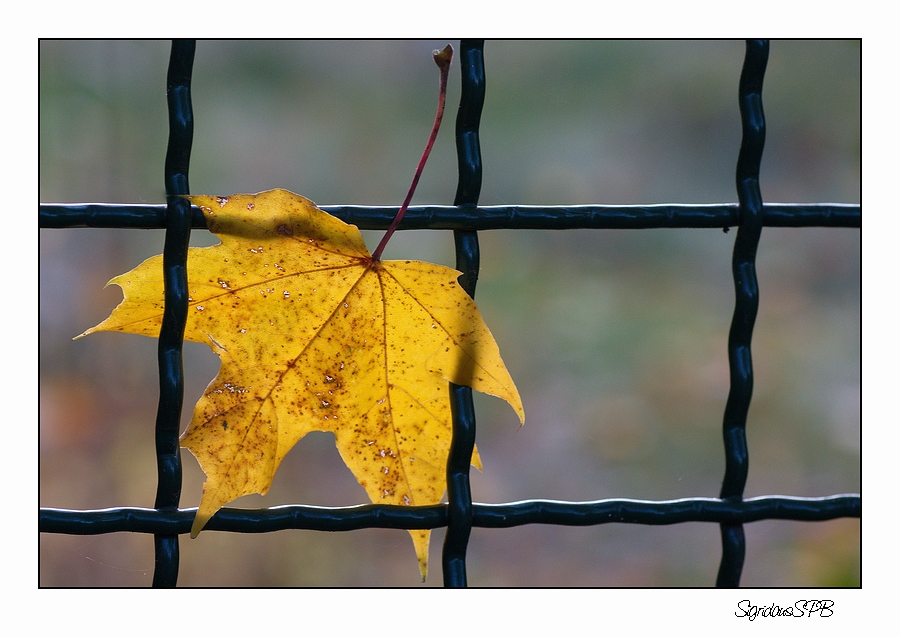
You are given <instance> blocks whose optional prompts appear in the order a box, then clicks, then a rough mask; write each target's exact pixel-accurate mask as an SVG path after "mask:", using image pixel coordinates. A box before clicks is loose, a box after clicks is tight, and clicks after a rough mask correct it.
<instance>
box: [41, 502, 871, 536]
mask: <svg viewBox="0 0 900 637" xmlns="http://www.w3.org/2000/svg"><path fill="white" fill-rule="evenodd" d="M472 510H473V518H472V526H475V527H481V528H508V527H513V526H521V525H525V524H557V525H563V526H592V525H597V524H608V523H611V522H619V523H630V524H646V525H667V524H679V523H682V522H718V523H723V522H724V523H732V524H738V523H740V524H743V523H748V522H756V521H759V520H797V521H806V522H815V521H823V520H832V519H836V518H847V517H850V518H858V517H860V514H861V510H862V505H861V499H860V496H859V495H858V494H840V495H832V496H827V497H821V498H801V497H789V496H764V497H759V498H751V499H748V500H743V501H733V502H732V501H726V500H720V499H718V498H686V499H682V500H668V501H646V500H626V499H615V500H598V501H596V502H562V501H556V500H526V501H522V502H512V503H507V504H477V503H476V504H473V505H472ZM196 512H197V509H179V510H177V511H159V510H156V509H141V508H115V509H101V510H93V511H74V510H67V509H48V508H44V509H41V510H40V516H39V521H38V529H39V531H40V532H41V533H66V534H70V535H99V534H103V533H117V532H132V533H166V534H186V533H190V530H191V523H192V521H193V519H194V514H195V513H196ZM446 525H447V505H446V504H441V505H435V506H427V507H402V506H389V505H375V504H366V505H360V506H354V507H314V506H305V505H288V506H278V507H272V508H270V509H231V508H223V509H221V510H220V511H219V512H218V513H216V515H215V516H214V517H213V518H212V519H211V520H210V521H209V522H208V523H207V525H206V527H205V530H209V531H232V532H238V533H266V532H270V531H282V530H286V529H307V530H316V531H353V530H358V529H366V528H381V529H434V528H438V527H442V526H446Z"/></svg>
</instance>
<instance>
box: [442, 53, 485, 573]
mask: <svg viewBox="0 0 900 637" xmlns="http://www.w3.org/2000/svg"><path fill="white" fill-rule="evenodd" d="M459 48H460V51H459V62H460V68H461V69H462V95H461V97H460V100H459V112H458V113H457V115H456V153H457V160H458V164H459V184H458V186H457V189H456V198H455V199H454V202H453V205H455V206H475V205H477V204H478V196H479V194H480V193H481V147H480V145H479V142H478V127H479V124H480V123H481V109H482V106H483V105H484V40H462V41H461V42H460V47H459ZM453 239H454V242H455V244H456V269H457V270H460V271H461V272H462V276H460V277H459V283H460V285H461V286H462V288H463V289H464V290H465V291H466V292H468V294H469V296H471V297H474V296H475V284H476V283H477V281H478V268H479V251H478V235H477V233H475V232H474V231H468V230H455V231H454V232H453ZM450 410H451V413H452V415H453V440H452V442H451V443H450V455H449V458H448V460H447V499H448V501H449V505H448V507H449V510H448V522H447V536H446V538H445V539H444V551H443V562H442V564H443V570H444V586H449V587H462V586H465V585H466V549H467V548H468V544H469V535H470V533H471V532H472V490H471V486H470V484H469V467H470V465H471V463H472V452H473V450H474V448H475V407H474V404H473V402H472V390H471V388H469V387H460V386H459V385H454V384H452V383H451V385H450Z"/></svg>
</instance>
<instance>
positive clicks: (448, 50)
mask: <svg viewBox="0 0 900 637" xmlns="http://www.w3.org/2000/svg"><path fill="white" fill-rule="evenodd" d="M432 56H433V57H434V63H435V64H437V65H438V68H439V69H440V71H441V86H440V93H438V107H437V115H435V117H434V124H433V125H432V127H431V136H430V137H429V138H428V143H427V144H426V145H425V151H424V152H423V153H422V158H421V159H420V160H419V165H418V166H417V167H416V174H415V175H413V180H412V183H411V184H410V186H409V191H408V192H407V193H406V199H405V200H404V201H403V205H402V206H400V210H398V211H397V216H396V217H394V220H393V221H392V222H391V225H390V226H388V229H387V231H386V232H385V233H384V236H383V237H382V238H381V243H379V244H378V247H377V248H375V251H374V252H373V253H372V262H373V263H377V262H378V261H380V260H381V253H382V252H384V247H385V246H386V245H387V242H388V239H390V238H391V235H392V234H394V230H396V229H397V226H399V225H400V220H401V219H403V215H404V214H406V209H407V208H408V207H409V202H410V201H412V198H413V193H415V192H416V186H417V185H418V184H419V177H421V176H422V171H423V170H424V169H425V162H426V161H428V155H430V154H431V147H432V146H434V140H435V139H437V134H438V131H439V130H440V128H441V119H443V117H444V104H445V103H446V101H447V76H448V75H449V74H450V62H451V61H452V60H453V47H452V46H450V45H449V44H448V45H447V46H445V47H444V50H443V51H434V52H433V53H432Z"/></svg>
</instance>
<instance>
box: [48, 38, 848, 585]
mask: <svg viewBox="0 0 900 637" xmlns="http://www.w3.org/2000/svg"><path fill="white" fill-rule="evenodd" d="M445 44H446V42H445V41H397V42H387V41H363V42H355V41H352V42H351V41H326V42H316V41H300V42H293V41H250V42H242V41H224V42H216V41H200V42H198V45H197V53H196V60H195V66H194V76H193V77H194V79H193V105H194V114H195V118H196V124H195V132H194V146H193V153H192V159H191V172H190V183H191V189H192V192H195V193H203V194H231V193H237V192H258V191H261V190H267V189H270V188H275V187H279V188H286V189H289V190H292V191H294V192H297V193H300V194H302V195H305V196H307V197H309V198H310V199H312V200H313V201H315V202H317V203H318V204H320V205H327V204H381V205H387V204H393V205H399V204H400V203H401V202H402V200H403V197H404V195H405V194H406V190H407V188H408V186H409V182H410V180H411V178H412V174H413V171H414V169H415V166H416V162H417V161H418V158H419V156H420V154H421V152H422V148H423V147H424V145H425V141H426V139H427V136H428V132H429V130H430V126H431V123H432V121H433V118H434V111H435V105H436V98H437V70H436V68H435V66H434V63H433V62H432V61H431V51H432V50H433V49H435V48H441V47H443V46H444V45H445ZM453 45H454V47H456V48H458V46H457V43H456V42H453ZM169 46H170V45H169V42H168V41H99V42H94V41H49V40H44V41H41V43H40V200H41V202H46V203H51V202H68V203H75V202H110V203H163V202H164V201H165V198H164V188H163V161H164V157H165V147H166V138H167V134H168V129H167V119H166V102H165V76H166V65H167V61H168V55H169ZM484 55H485V63H486V72H487V96H486V102H485V107H484V114H483V117H482V125H481V144H482V153H483V160H484V184H483V189H482V194H481V200H480V201H481V203H482V204H483V205H500V204H590V203H601V204H602V203H610V204H614V203H635V204H637V203H667V202H676V203H718V202H733V201H736V195H735V192H734V176H733V175H734V166H735V161H736V158H737V152H738V147H739V144H740V120H739V112H738V105H737V97H736V96H737V84H738V78H739V75H740V70H741V64H742V61H743V55H744V44H743V42H740V41H699V42H692V41H674V42H668V41H649V42H647V41H624V42H617V41H596V42H594V41H524V42H518V41H496V42H495V41H488V42H486V44H485V49H484ZM458 68H459V67H458V64H457V62H454V68H453V70H452V72H451V78H450V88H449V94H448V102H447V104H448V108H447V113H446V116H445V121H444V128H443V130H442V132H441V134H440V136H439V137H438V141H437V143H436V145H435V148H434V151H433V153H432V156H431V159H430V160H429V164H428V166H427V167H426V169H425V173H424V175H423V177H422V180H421V182H420V185H419V189H418V192H417V195H416V197H415V198H414V200H413V203H414V204H425V203H433V204H450V203H452V201H453V196H454V194H455V190H456V160H455V144H454V140H453V123H454V120H455V116H456V104H458V101H459V72H458ZM763 103H764V108H765V112H766V118H767V124H768V135H767V141H766V150H765V153H764V155H763V163H762V173H761V186H762V194H763V199H764V201H768V202H797V203H806V202H842V203H858V202H859V201H860V46H859V43H858V42H855V41H796V42H794V41H774V42H772V44H771V52H770V58H769V66H768V72H767V75H766V80H765V84H764V89H763ZM734 236H735V232H734V231H732V232H731V233H728V234H724V233H723V232H722V231H721V230H627V231H601V230H592V231H586V230H579V231H543V232H538V231H535V232H532V231H516V232H513V231H488V232H483V233H481V234H480V241H481V247H482V257H481V266H482V269H481V278H480V280H479V284H478V292H477V296H476V298H477V300H478V303H479V306H480V308H481V310H482V313H483V314H484V316H485V319H486V321H487V323H488V325H489V326H490V327H491V330H492V332H493V333H494V336H495V338H496V339H497V341H498V343H499V345H500V349H501V352H502V354H503V356H504V359H505V361H506V364H507V366H508V368H509V370H510V372H511V374H512V376H513V378H514V379H515V380H516V383H517V385H518V388H519V391H520V393H521V395H522V398H523V402H524V405H525V412H526V418H527V419H526V424H525V426H524V427H522V429H520V430H518V431H517V424H518V421H517V419H516V417H515V414H514V413H513V412H512V410H511V409H510V408H509V407H508V406H507V405H506V404H505V403H503V402H502V401H500V400H498V399H495V398H491V397H486V396H480V395H479V396H476V408H477V410H478V418H479V420H478V446H479V449H480V451H481V456H482V459H483V461H484V473H478V472H477V471H475V470H474V469H473V474H472V490H473V498H474V500H475V501H476V502H490V503H499V502H510V501H516V500H522V499H531V498H550V499H560V500H596V499H601V498H614V497H627V498H643V499H654V500H660V499H672V498H682V497H695V496H704V497H715V496H717V495H718V491H719V488H720V482H721V477H722V474H723V471H724V459H723V451H722V442H721V433H720V430H721V419H722V412H723V410H724V404H725V399H726V396H727V392H728V361H727V353H726V341H727V333H728V327H729V323H730V320H731V313H732V309H733V303H734V292H733V287H732V280H731V270H730V267H731V266H730V259H731V249H732V246H733V241H734ZM379 237H380V233H379V232H375V233H366V240H367V242H369V245H370V247H372V246H374V243H373V241H374V242H377V240H378V238H379ZM215 242H216V241H215V239H214V237H212V236H211V235H210V234H209V233H208V232H206V231H197V230H195V231H194V232H193V233H192V244H193V245H210V244H212V243H215ZM162 245H163V233H162V231H156V230H88V229H68V230H41V231H40V506H42V507H60V508H74V509H90V508H107V507H114V506H139V507H152V506H153V500H154V496H155V489H156V464H155V456H154V443H153V428H154V421H155V416H156V403H157V396H158V380H157V371H156V369H157V368H156V341H155V340H154V339H148V338H143V337H139V336H131V335H121V334H109V333H106V334H97V335H92V336H91V337H90V338H86V339H81V340H78V341H72V337H74V336H75V335H77V334H79V333H81V332H82V331H84V330H85V329H86V328H88V327H91V326H93V325H95V324H96V323H98V322H100V321H101V320H103V319H104V318H106V316H108V314H109V312H110V311H111V310H112V309H113V308H114V307H115V306H116V305H117V304H118V303H119V301H120V300H121V292H120V291H119V289H118V288H117V287H112V288H107V289H104V285H105V284H106V282H107V281H108V280H109V279H111V278H112V277H113V276H115V275H117V274H119V273H121V272H124V271H126V270H128V269H131V268H132V267H134V266H136V265H137V264H138V263H140V262H141V261H142V260H143V259H145V258H146V257H149V256H151V255H153V254H158V253H160V252H161V251H162ZM385 257H386V258H401V257H402V258H416V259H423V260H428V261H433V262H437V263H443V264H446V265H450V266H453V264H454V257H453V238H452V233H450V232H449V231H446V232H445V231H406V232H401V233H398V234H397V235H395V237H394V238H393V239H392V241H391V244H390V246H389V247H388V249H387V252H386V254H385ZM758 272H759V279H760V289H761V292H760V298H761V301H760V310H759V317H758V319H757V324H756V329H755V333H754V340H753V356H754V366H755V372H756V378H755V391H754V398H753V403H752V405H751V409H750V414H749V419H748V439H749V445H750V458H751V462H750V474H749V479H748V482H747V488H746V496H747V497H755V496H760V495H773V494H782V495H795V496H821V495H830V494H835V493H846V492H858V491H859V490H860V231H859V230H848V229H816V228H809V229H774V228H765V229H764V230H763V234H762V242H761V244H760V248H759V255H758ZM185 361H186V375H187V387H186V397H185V410H184V415H183V425H184V426H186V424H187V421H188V420H189V417H190V414H191V411H192V407H193V404H194V402H195V401H196V400H197V399H198V398H199V397H200V395H201V393H202V391H203V389H204V388H205V387H206V384H207V383H208V382H209V381H210V380H211V379H212V378H213V377H214V376H215V374H216V371H217V369H218V359H217V358H216V356H215V355H214V354H213V353H212V352H211V351H210V350H209V348H208V347H206V346H204V345H199V344H194V343H187V344H186V345H185ZM183 462H184V490H183V493H182V500H181V505H182V506H184V507H191V506H196V505H197V503H198V502H199V498H200V489H201V485H202V482H203V474H202V472H201V471H200V469H199V466H198V465H197V463H196V461H195V460H194V458H193V457H192V456H191V455H190V453H188V452H184V454H183ZM365 502H367V499H366V496H365V493H364V492H363V490H362V488H361V487H360V486H359V485H358V484H356V482H355V480H354V478H353V476H352V475H351V474H350V472H349V470H347V469H346V467H345V466H344V465H343V463H342V462H341V460H340V457H339V456H338V453H337V450H336V449H335V447H334V441H333V437H332V436H331V435H330V434H324V433H316V434H311V435H309V436H307V437H306V438H304V439H303V440H302V441H300V443H299V444H298V445H297V446H296V447H295V448H294V450H293V451H292V452H291V453H290V454H289V455H288V457H287V458H286V460H285V461H284V463H283V464H282V466H281V468H280V470H279V473H278V475H277V476H276V478H275V482H274V484H273V486H272V489H271V491H270V492H269V494H268V495H266V496H265V497H261V496H248V497H245V498H242V499H240V500H238V501H236V502H235V503H233V504H232V505H231V506H239V507H248V508H258V507H268V506H275V505H280V504H295V503H302V504H313V505H322V506H343V505H353V504H361V503H365ZM745 529H746V533H747V558H746V564H745V569H744V575H743V578H742V584H743V585H746V586H852V585H859V583H860V522H859V520H837V521H831V522H823V523H802V522H789V521H767V522H756V523H753V524H749V525H747V526H746V527H745ZM442 542H443V531H442V530H436V531H435V532H434V533H433V535H432V545H431V562H430V573H429V577H428V580H427V582H426V583H425V584H421V583H420V582H419V577H418V569H417V566H416V561H415V556H414V553H413V550H412V543H411V541H410V539H409V536H408V535H407V533H406V532H405V531H393V530H378V529H371V530H362V531H353V532H347V533H324V532H315V531H282V532H277V533H269V534H259V535H253V534H228V533H218V532H205V533H202V534H201V535H200V536H199V537H198V538H197V539H195V540H190V539H189V538H187V537H183V538H182V540H181V572H180V576H179V580H178V583H179V585H184V586H385V585H387V586H439V585H440V584H441V581H442V576H441V560H440V550H441V545H442ZM720 553H721V548H720V539H719V530H718V527H717V526H716V525H714V524H700V523H696V524H682V525H675V526H669V527H645V526H638V525H615V524H608V525H601V526H596V527H590V528H580V527H579V528H575V527H556V526H548V525H531V526H527V527H520V528H514V529H496V530H492V529H477V528H476V529H474V530H473V532H472V537H471V543H470V547H469V552H468V556H469V558H468V578H469V583H470V585H473V586H710V585H712V584H713V583H714V582H715V577H716V571H717V568H718V561H719V557H720ZM152 574H153V541H152V538H151V537H149V536H145V535H142V534H112V535H107V536H64V535H54V534H42V535H41V537H40V584H41V585H42V586H146V585H149V584H150V582H151V580H152Z"/></svg>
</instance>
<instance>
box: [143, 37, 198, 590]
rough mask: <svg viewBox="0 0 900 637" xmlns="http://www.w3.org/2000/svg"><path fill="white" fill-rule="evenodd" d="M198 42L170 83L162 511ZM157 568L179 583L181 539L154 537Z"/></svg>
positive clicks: (183, 289)
mask: <svg viewBox="0 0 900 637" xmlns="http://www.w3.org/2000/svg"><path fill="white" fill-rule="evenodd" d="M195 47H196V42H195V41H194V40H173V42H172V53H171V55H170V57H169V71H168V76H167V78H166V98H167V101H168V105H169V145H168V149H167V150H166V166H165V182H166V198H167V201H168V205H167V208H166V240H165V247H164V249H163V282H164V283H163V285H164V289H165V308H164V310H163V320H162V327H161V329H160V332H159V350H158V356H159V408H158V409H157V412H156V457H157V471H158V474H159V483H158V486H157V491H156V504H155V507H156V508H157V509H177V508H178V502H179V500H180V499H181V456H180V455H179V447H178V428H179V426H180V421H181V407H182V403H183V401H184V370H183V367H182V356H181V352H182V345H183V343H184V327H185V323H186V321H187V309H188V285H187V251H188V241H189V239H190V236H191V206H190V203H189V202H188V201H187V200H186V199H183V198H182V197H178V196H177V195H186V194H188V193H189V192H190V188H189V187H188V165H189V163H190V157H191V142H192V141H193V135H194V119H193V112H192V109H191V70H192V68H193V65H194V50H195ZM153 538H154V545H155V548H156V568H155V570H154V572H153V586H158V587H167V586H169V587H170V586H175V584H176V582H177V580H178V557H179V553H178V535H162V534H156V535H154V536H153Z"/></svg>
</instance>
